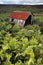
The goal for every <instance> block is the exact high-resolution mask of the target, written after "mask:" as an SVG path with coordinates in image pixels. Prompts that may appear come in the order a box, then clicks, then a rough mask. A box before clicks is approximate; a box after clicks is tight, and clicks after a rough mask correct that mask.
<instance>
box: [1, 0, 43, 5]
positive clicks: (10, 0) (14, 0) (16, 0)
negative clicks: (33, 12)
mask: <svg viewBox="0 0 43 65" xmlns="http://www.w3.org/2000/svg"><path fill="white" fill-rule="evenodd" d="M0 4H27V5H34V4H35V5H36V4H43V0H0Z"/></svg>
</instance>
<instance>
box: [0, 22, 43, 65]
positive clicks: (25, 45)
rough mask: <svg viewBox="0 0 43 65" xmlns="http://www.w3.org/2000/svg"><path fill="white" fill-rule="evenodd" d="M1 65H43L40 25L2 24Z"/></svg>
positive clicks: (0, 37) (42, 40) (0, 30)
mask: <svg viewBox="0 0 43 65" xmlns="http://www.w3.org/2000/svg"><path fill="white" fill-rule="evenodd" d="M0 65H43V35H42V34H41V32H40V28H39V26H38V25H35V24H34V25H28V26H26V27H24V28H23V27H21V26H19V25H13V24H10V23H8V22H0Z"/></svg>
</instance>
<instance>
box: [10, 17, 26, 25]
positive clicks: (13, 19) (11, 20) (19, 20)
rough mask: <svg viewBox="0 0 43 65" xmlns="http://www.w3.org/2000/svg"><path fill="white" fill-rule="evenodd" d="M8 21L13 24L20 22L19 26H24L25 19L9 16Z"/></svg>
mask: <svg viewBox="0 0 43 65" xmlns="http://www.w3.org/2000/svg"><path fill="white" fill-rule="evenodd" d="M10 22H13V23H15V24H20V25H21V26H24V24H25V20H22V19H15V18H10Z"/></svg>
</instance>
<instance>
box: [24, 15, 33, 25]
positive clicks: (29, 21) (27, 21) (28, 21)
mask: <svg viewBox="0 0 43 65" xmlns="http://www.w3.org/2000/svg"><path fill="white" fill-rule="evenodd" d="M31 17H32V15H30V16H29V17H28V18H27V20H26V22H25V25H24V26H26V25H28V24H31Z"/></svg>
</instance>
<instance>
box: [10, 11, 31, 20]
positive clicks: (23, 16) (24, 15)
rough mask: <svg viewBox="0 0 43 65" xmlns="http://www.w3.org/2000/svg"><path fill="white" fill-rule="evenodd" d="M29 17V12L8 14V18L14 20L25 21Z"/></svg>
mask: <svg viewBox="0 0 43 65" xmlns="http://www.w3.org/2000/svg"><path fill="white" fill-rule="evenodd" d="M30 15H31V12H22V11H18V12H12V13H11V14H10V17H11V18H16V19H23V20H26V19H27V18H28V17H29V16H30Z"/></svg>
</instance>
